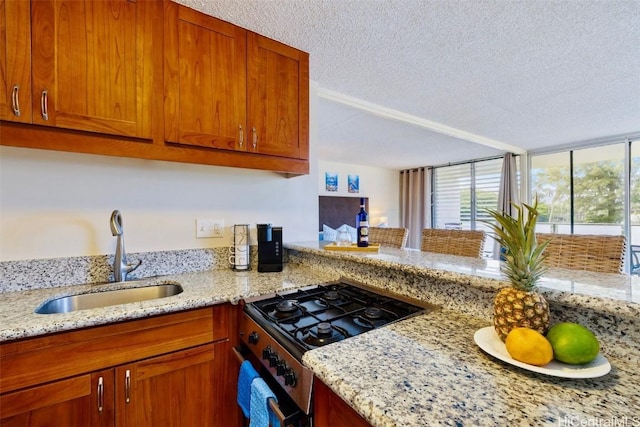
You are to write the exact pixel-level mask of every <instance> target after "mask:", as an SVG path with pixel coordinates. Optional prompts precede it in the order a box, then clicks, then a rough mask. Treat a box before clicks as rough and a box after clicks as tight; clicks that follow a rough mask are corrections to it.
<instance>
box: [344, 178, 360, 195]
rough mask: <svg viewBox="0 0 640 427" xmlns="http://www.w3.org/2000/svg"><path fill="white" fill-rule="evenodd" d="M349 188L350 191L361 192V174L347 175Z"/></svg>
mask: <svg viewBox="0 0 640 427" xmlns="http://www.w3.org/2000/svg"><path fill="white" fill-rule="evenodd" d="M347 188H348V191H349V193H359V192H360V175H347Z"/></svg>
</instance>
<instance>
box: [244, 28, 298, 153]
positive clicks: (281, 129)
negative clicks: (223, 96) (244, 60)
mask: <svg viewBox="0 0 640 427" xmlns="http://www.w3.org/2000/svg"><path fill="white" fill-rule="evenodd" d="M247 37H248V43H247V45H248V64H249V65H248V66H249V71H248V79H249V80H248V98H249V99H248V103H249V114H248V115H249V130H250V132H251V135H250V141H249V142H250V144H249V147H250V150H251V151H252V152H256V153H260V154H268V155H272V156H282V157H292V158H298V159H307V158H308V157H309V55H308V54H307V53H305V52H302V51H300V50H298V49H294V48H292V47H290V46H286V45H284V44H282V43H278V42H276V41H274V40H271V39H269V38H267V37H263V36H260V35H259V34H255V33H251V32H249V33H248V36H247Z"/></svg>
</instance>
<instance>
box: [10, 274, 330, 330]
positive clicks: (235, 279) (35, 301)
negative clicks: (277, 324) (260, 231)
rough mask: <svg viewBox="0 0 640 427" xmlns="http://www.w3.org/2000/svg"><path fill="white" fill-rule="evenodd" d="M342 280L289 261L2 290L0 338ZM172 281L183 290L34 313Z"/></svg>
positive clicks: (83, 325) (211, 303) (112, 320)
mask: <svg viewBox="0 0 640 427" xmlns="http://www.w3.org/2000/svg"><path fill="white" fill-rule="evenodd" d="M338 278H339V277H338V276H336V275H335V274H331V273H322V272H316V271H310V270H309V269H307V268H305V267H302V266H299V265H287V266H286V267H285V269H284V271H283V272H281V273H258V272H256V271H246V272H236V271H233V270H230V269H226V270H209V271H203V272H194V273H181V274H174V275H167V276H162V277H157V278H149V279H141V280H136V281H130V282H123V283H107V284H100V285H74V286H65V287H56V288H44V289H33V290H26V291H15V292H4V293H2V294H0V342H1V341H8V340H15V339H20V338H26V337H32V336H37V335H42V334H48V333H54V332H60V331H66V330H72V329H77V328H84V327H89V326H96V325H103V324H107V323H112V322H119V321H123V320H130V319H137V318H142V317H147V316H153V315H158V314H164V313H170V312H175V311H181V310H188V309H192V308H197V307H205V306H210V305H215V304H221V303H225V302H231V303H237V302H238V301H239V300H240V299H250V298H254V297H259V296H261V295H268V294H272V293H275V292H278V291H286V290H291V289H296V288H300V287H304V286H310V285H315V284H320V283H325V282H328V281H334V280H337V279H338ZM174 282H177V283H179V284H180V285H181V286H182V288H183V292H182V293H181V294H178V295H174V296H171V297H167V298H160V299H154V300H149V301H143V302H138V303H131V304H122V305H117V306H110V307H103V308H97V309H90V310H80V311H76V312H71V313H56V314H36V313H35V312H34V310H35V309H36V308H37V307H39V306H40V305H41V304H42V303H43V302H45V301H48V300H51V299H54V298H57V297H60V296H66V295H77V294H82V293H87V292H93V291H95V292H101V291H110V290H115V289H120V288H125V287H140V286H150V285H154V284H162V283H174Z"/></svg>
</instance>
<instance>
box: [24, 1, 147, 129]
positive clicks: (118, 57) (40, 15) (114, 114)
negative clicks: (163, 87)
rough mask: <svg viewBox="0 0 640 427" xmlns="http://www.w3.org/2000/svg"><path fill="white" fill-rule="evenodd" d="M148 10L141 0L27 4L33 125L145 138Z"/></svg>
mask: <svg viewBox="0 0 640 427" xmlns="http://www.w3.org/2000/svg"><path fill="white" fill-rule="evenodd" d="M153 10H155V9H154V7H153V6H152V5H151V3H150V2H149V1H146V0H139V1H131V0H113V1H108V2H107V1H76V0H37V1H32V2H31V44H32V79H33V86H32V87H33V94H32V97H33V107H34V112H33V123H35V124H39V125H46V126H55V127H59V128H67V129H76V130H84V131H90V132H99V133H103V134H112V135H121V136H131V137H139V138H151V136H152V132H151V129H152V114H151V106H152V101H153V97H152V95H153V63H154V62H153V54H152V48H153V37H152V34H153V33H152V26H153V25H157V24H158V22H157V19H158V17H157V16H155V17H154V15H153ZM154 21H155V22H154Z"/></svg>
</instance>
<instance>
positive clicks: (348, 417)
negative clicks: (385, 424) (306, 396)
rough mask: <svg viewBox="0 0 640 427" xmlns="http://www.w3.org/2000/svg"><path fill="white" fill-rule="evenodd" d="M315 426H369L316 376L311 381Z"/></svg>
mask: <svg viewBox="0 0 640 427" xmlns="http://www.w3.org/2000/svg"><path fill="white" fill-rule="evenodd" d="M313 407H314V419H313V421H314V423H313V425H314V426H316V427H371V424H369V423H368V422H367V421H366V420H365V419H364V418H362V417H361V416H360V414H358V413H357V412H356V411H355V410H354V409H353V408H351V406H349V405H347V403H346V402H345V401H344V400H342V399H341V398H340V397H338V396H337V395H336V394H335V393H334V392H333V391H332V390H331V389H330V388H329V387H327V386H326V385H325V384H324V383H323V382H322V381H320V380H318V379H317V378H316V379H315V380H314V382H313Z"/></svg>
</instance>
